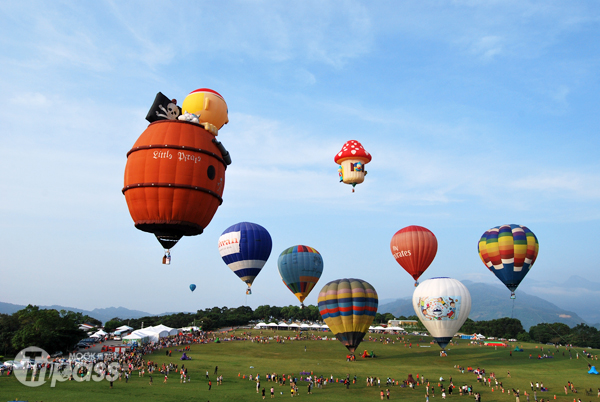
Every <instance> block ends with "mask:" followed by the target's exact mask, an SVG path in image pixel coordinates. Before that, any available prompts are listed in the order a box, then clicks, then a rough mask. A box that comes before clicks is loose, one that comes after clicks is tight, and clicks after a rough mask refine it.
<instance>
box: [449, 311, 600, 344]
mask: <svg viewBox="0 0 600 402" xmlns="http://www.w3.org/2000/svg"><path fill="white" fill-rule="evenodd" d="M460 332H462V333H465V334H473V333H478V334H482V335H485V336H486V337H490V336H493V337H495V338H505V339H516V340H517V341H519V342H539V343H552V344H561V345H568V344H570V345H573V346H580V347H592V348H600V331H598V329H597V328H594V327H590V326H589V325H587V324H583V323H581V324H578V325H576V326H574V327H573V328H570V327H569V326H568V325H566V324H563V323H560V322H555V323H552V324H547V323H541V324H537V325H534V326H533V327H531V328H529V331H525V329H524V328H523V325H522V324H521V321H519V320H518V319H516V318H498V319H496V320H489V321H473V320H471V319H470V318H468V319H467V321H465V323H464V324H463V326H462V327H461V329H460Z"/></svg>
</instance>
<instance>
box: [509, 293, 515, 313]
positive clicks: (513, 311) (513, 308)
mask: <svg viewBox="0 0 600 402" xmlns="http://www.w3.org/2000/svg"><path fill="white" fill-rule="evenodd" d="M514 295H515V294H514V293H513V294H512V296H511V297H510V298H511V299H512V301H513V303H512V304H513V305H512V310H511V311H510V318H515V297H514Z"/></svg>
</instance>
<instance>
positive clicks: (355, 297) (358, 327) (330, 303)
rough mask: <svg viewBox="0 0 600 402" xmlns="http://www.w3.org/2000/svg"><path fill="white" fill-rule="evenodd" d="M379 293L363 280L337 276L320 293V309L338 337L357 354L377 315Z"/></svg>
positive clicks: (322, 315) (351, 351)
mask: <svg viewBox="0 0 600 402" xmlns="http://www.w3.org/2000/svg"><path fill="white" fill-rule="evenodd" d="M378 303H379V301H378V298H377V292H376V291H375V289H374V288H373V286H371V285H370V284H369V283H368V282H366V281H363V280H362V279H338V280H335V281H331V282H329V283H328V284H326V285H325V286H324V287H323V289H321V292H320V293H319V312H320V313H321V317H323V319H324V320H325V323H326V324H327V325H328V326H329V329H330V330H331V332H333V333H334V334H335V336H336V338H337V339H338V340H339V341H340V342H342V344H344V346H346V348H348V350H349V351H350V353H354V351H355V350H356V348H357V347H358V345H359V344H360V342H361V341H362V339H363V338H364V336H365V333H366V332H367V331H368V330H369V326H370V325H371V323H372V322H373V318H375V314H377V306H378Z"/></svg>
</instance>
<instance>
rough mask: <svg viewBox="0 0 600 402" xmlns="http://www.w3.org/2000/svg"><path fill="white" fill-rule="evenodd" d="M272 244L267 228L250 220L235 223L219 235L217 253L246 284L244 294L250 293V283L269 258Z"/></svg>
mask: <svg viewBox="0 0 600 402" xmlns="http://www.w3.org/2000/svg"><path fill="white" fill-rule="evenodd" d="M272 246H273V243H272V241H271V235H270V234H269V232H267V229H265V228H264V227H262V226H260V225H257V224H256V223H251V222H240V223H236V224H235V225H233V226H230V227H228V228H227V229H225V231H224V232H223V234H222V235H221V237H219V254H221V258H223V261H224V262H225V264H227V266H229V268H230V269H231V270H232V271H233V273H235V274H236V275H237V276H238V277H239V278H240V279H241V280H242V281H244V282H245V283H246V284H247V285H248V289H247V290H246V294H248V295H249V294H252V290H251V289H250V288H251V286H252V283H253V282H254V279H255V278H256V276H257V275H258V274H259V272H260V270H261V269H262V267H264V265H265V263H266V262H267V260H268V259H269V256H270V255H271V248H272Z"/></svg>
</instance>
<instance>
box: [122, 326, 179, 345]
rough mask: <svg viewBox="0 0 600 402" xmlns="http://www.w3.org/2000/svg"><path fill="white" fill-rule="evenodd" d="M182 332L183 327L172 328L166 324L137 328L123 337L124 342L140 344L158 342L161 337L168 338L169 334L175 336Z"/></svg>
mask: <svg viewBox="0 0 600 402" xmlns="http://www.w3.org/2000/svg"><path fill="white" fill-rule="evenodd" d="M181 332H182V329H181V328H170V327H167V326H166V325H162V324H160V325H156V326H154V327H146V328H142V329H137V330H135V331H133V332H132V333H131V334H129V335H127V336H125V337H123V342H124V343H133V342H137V343H138V344H143V343H148V342H158V341H159V339H160V338H167V337H169V336H174V335H177V334H179V333H181Z"/></svg>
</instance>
